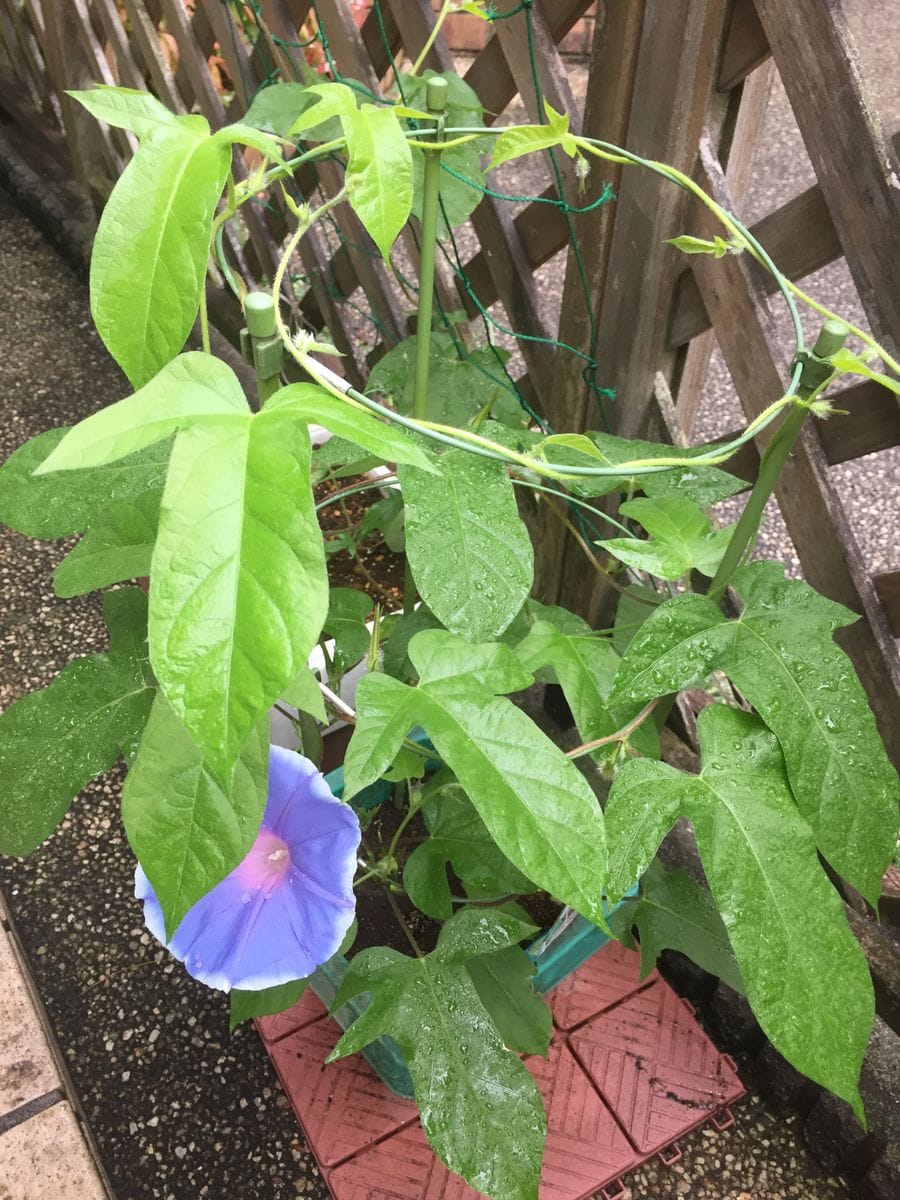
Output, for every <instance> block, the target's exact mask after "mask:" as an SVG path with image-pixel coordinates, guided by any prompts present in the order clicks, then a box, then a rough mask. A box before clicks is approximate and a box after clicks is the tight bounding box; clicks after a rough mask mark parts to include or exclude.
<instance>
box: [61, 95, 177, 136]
mask: <svg viewBox="0 0 900 1200" xmlns="http://www.w3.org/2000/svg"><path fill="white" fill-rule="evenodd" d="M66 94H67V95H68V96H71V97H72V99H73V100H77V101H78V103H79V104H81V105H82V106H83V107H84V108H86V109H87V111H88V112H89V113H90V114H91V116H92V117H96V118H97V120H98V121H105V122H106V124H107V125H115V126H116V127H117V128H118V129H130V130H131V132H132V133H135V134H137V136H138V137H139V138H141V139H143V138H146V137H150V136H152V135H153V134H154V133H159V132H165V131H168V130H171V129H173V128H177V127H178V118H177V117H176V115H175V114H174V113H173V112H171V111H170V110H169V109H168V108H166V106H165V105H164V104H161V103H160V102H159V100H157V99H156V97H155V96H151V95H150V93H149V92H139V91H136V90H135V89H134V88H123V87H107V86H106V85H105V84H98V85H97V86H96V87H93V88H91V89H90V91H87V92H67V93H66Z"/></svg>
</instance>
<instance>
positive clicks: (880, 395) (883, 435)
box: [722, 380, 900, 483]
mask: <svg viewBox="0 0 900 1200" xmlns="http://www.w3.org/2000/svg"><path fill="white" fill-rule="evenodd" d="M828 399H829V400H831V402H832V403H833V404H834V407H835V408H837V409H840V410H845V411H846V412H847V414H848V415H847V416H835V417H831V418H829V419H828V420H826V421H817V422H816V426H815V428H816V432H817V433H818V436H819V441H820V442H821V445H822V451H823V453H824V455H825V461H826V462H827V463H828V465H829V466H830V467H834V466H837V465H838V464H839V463H846V462H853V461H854V460H855V459H857V458H862V457H863V455H865V454H874V453H875V452H876V451H878V450H889V449H890V448H891V447H892V446H900V407H898V405H897V401H896V400H895V399H894V396H893V394H892V393H891V392H889V391H888V390H887V388H883V387H881V386H880V385H879V384H877V383H871V382H870V381H869V380H865V381H864V382H863V383H857V384H854V385H853V386H852V387H847V388H842V389H841V390H839V391H835V392H829V393H828ZM739 433H740V430H737V429H735V430H732V432H731V433H727V434H725V436H724V437H723V438H722V441H728V440H729V439H730V438H735V437H737V436H738V434H739ZM725 469H726V470H727V471H730V472H731V473H732V474H733V475H737V476H738V477H739V478H741V479H746V480H747V481H748V482H749V483H752V482H753V480H754V479H755V478H756V476H757V474H758V472H759V451H758V450H757V448H756V446H755V445H754V444H753V442H748V443H747V444H746V445H744V446H742V447H741V448H740V450H739V451H738V453H737V454H736V455H735V456H734V458H732V459H729V461H728V463H727V464H726V466H725Z"/></svg>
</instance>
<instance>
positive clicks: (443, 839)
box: [403, 772, 535, 921]
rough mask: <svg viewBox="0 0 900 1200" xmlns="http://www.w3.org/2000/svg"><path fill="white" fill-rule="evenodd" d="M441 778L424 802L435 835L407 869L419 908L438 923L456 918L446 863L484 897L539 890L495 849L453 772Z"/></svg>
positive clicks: (419, 848) (409, 886)
mask: <svg viewBox="0 0 900 1200" xmlns="http://www.w3.org/2000/svg"><path fill="white" fill-rule="evenodd" d="M441 776H442V777H443V781H442V782H441V783H440V784H439V786H432V787H431V788H429V789H428V791H427V795H426V797H425V799H424V800H423V802H422V815H423V817H424V819H425V824H426V826H427V828H428V831H429V833H430V835H431V836H430V837H429V838H428V840H427V841H425V842H422V843H421V844H420V845H419V846H417V847H416V848H415V850H413V852H412V854H411V855H410V856H409V858H408V859H407V860H406V865H405V867H404V869H403V884H404V887H405V888H406V890H407V893H408V894H409V898H410V900H412V902H413V904H415V906H416V908H418V909H420V910H421V911H422V912H423V913H425V915H426V916H429V917H434V918H435V919H436V920H439V921H447V920H449V918H450V917H451V916H452V915H453V906H452V903H451V900H450V886H449V884H448V882H447V866H448V864H449V865H450V866H451V867H452V868H453V870H454V872H455V874H456V875H457V876H458V878H459V879H460V881H461V882H462V883H463V884H465V885H467V886H470V887H472V888H473V889H475V890H476V891H477V892H478V893H480V894H484V895H488V896H497V895H507V894H509V895H524V894H527V893H530V892H533V891H535V887H534V885H533V884H532V882H531V881H530V880H529V879H527V878H526V877H525V876H524V875H523V874H522V872H521V871H519V870H517V869H516V868H515V867H514V866H513V865H512V864H511V863H510V862H509V860H508V859H507V858H506V856H505V855H504V854H503V853H501V851H500V850H499V849H498V848H497V846H496V844H495V842H494V840H493V838H492V837H491V836H490V834H489V833H488V831H487V827H486V826H485V824H484V822H483V821H482V819H481V817H479V815H478V813H477V812H476V811H475V809H474V807H473V806H472V802H471V800H469V798H468V796H467V795H466V793H465V792H464V791H463V789H462V788H461V787H460V785H459V784H458V783H456V782H455V780H453V779H452V776H451V775H450V773H449V772H441Z"/></svg>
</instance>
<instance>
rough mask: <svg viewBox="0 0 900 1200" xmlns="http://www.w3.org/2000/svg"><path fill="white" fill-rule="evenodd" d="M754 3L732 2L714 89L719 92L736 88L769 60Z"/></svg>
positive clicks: (766, 45) (744, 0)
mask: <svg viewBox="0 0 900 1200" xmlns="http://www.w3.org/2000/svg"><path fill="white" fill-rule="evenodd" d="M771 53H772V51H771V50H770V49H769V42H768V39H767V38H766V31H765V30H764V29H763V27H762V24H761V22H760V19H759V16H758V14H757V12H756V9H755V7H754V5H753V0H734V4H733V7H732V10H731V20H730V22H729V25H728V31H727V32H726V34H725V45H724V46H723V47H722V63H721V66H720V67H719V78H718V82H717V85H716V86H717V87H718V89H719V91H720V92H727V91H730V90H731V89H732V88H733V87H737V85H738V84H739V83H741V82H742V81H743V80H744V79H746V78H747V76H748V75H749V74H750V72H751V71H752V70H754V69H755V68H756V67H758V66H760V64H761V63H764V62H765V61H766V59H767V58H769V57H770V56H771Z"/></svg>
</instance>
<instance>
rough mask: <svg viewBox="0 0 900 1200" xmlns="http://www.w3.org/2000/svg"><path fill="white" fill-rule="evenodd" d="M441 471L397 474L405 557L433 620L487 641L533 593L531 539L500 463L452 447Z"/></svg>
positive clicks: (403, 470)
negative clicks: (401, 495)
mask: <svg viewBox="0 0 900 1200" xmlns="http://www.w3.org/2000/svg"><path fill="white" fill-rule="evenodd" d="M439 466H440V475H439V476H438V477H433V476H430V475H425V474H424V473H423V472H421V471H418V470H416V469H415V468H412V467H402V468H401V469H400V471H399V477H400V487H401V490H402V492H403V501H404V504H405V511H406V554H407V560H408V562H409V564H410V568H411V569H412V573H413V578H414V579H415V581H416V586H417V587H418V589H419V594H420V595H421V597H422V599H423V600H424V601H425V603H426V604H427V605H428V607H429V608H430V609H431V611H432V612H433V613H434V615H435V616H436V617H437V618H438V620H439V621H441V622H442V624H444V625H445V626H446V627H447V628H448V629H449V630H451V631H452V632H453V633H461V634H463V635H464V636H465V637H467V638H469V639H470V640H471V641H476V642H477V641H488V640H490V639H491V638H494V637H496V636H497V635H498V634H501V633H502V632H503V630H504V629H506V627H507V625H509V623H510V621H512V619H513V617H514V616H515V615H516V613H517V612H518V611H519V609H520V608H521V607H522V604H523V603H524V601H525V598H526V596H527V595H528V593H529V591H530V590H531V584H532V579H533V574H534V553H533V551H532V548H531V539H530V538H529V536H528V531H527V530H526V529H525V526H524V524H523V523H522V520H521V518H520V517H519V511H518V508H517V507H516V497H515V494H514V491H513V485H512V483H511V482H510V479H509V476H508V475H507V473H506V469H505V467H504V465H503V464H502V463H500V462H494V461H493V460H490V459H485V458H477V457H476V456H475V455H474V454H469V453H468V452H467V451H465V450H451V451H450V452H449V453H447V454H442V455H441V457H440V460H439Z"/></svg>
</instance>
